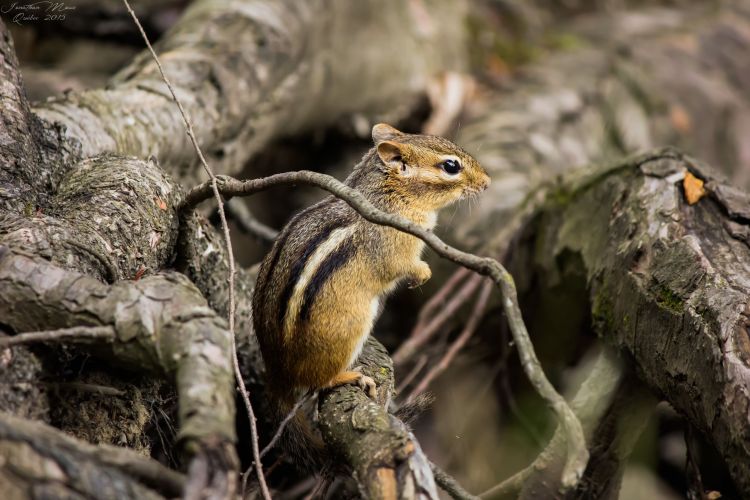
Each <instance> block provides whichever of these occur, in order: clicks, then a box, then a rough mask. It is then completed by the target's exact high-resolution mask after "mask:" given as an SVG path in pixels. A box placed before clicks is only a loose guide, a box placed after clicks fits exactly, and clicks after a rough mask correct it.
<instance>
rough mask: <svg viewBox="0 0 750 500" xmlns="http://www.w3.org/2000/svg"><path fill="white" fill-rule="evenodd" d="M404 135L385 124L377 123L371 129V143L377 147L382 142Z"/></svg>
mask: <svg viewBox="0 0 750 500" xmlns="http://www.w3.org/2000/svg"><path fill="white" fill-rule="evenodd" d="M400 135H404V133H403V132H401V131H400V130H396V129H395V128H393V127H391V126H390V125H388V124H387V123H378V124H377V125H375V126H374V127H372V141H373V142H374V143H375V144H376V145H377V144H380V143H381V142H383V141H390V140H391V139H395V138H396V137H398V136H400Z"/></svg>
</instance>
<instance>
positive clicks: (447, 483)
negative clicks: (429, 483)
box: [430, 462, 479, 500]
mask: <svg viewBox="0 0 750 500" xmlns="http://www.w3.org/2000/svg"><path fill="white" fill-rule="evenodd" d="M430 469H431V470H432V475H433V476H435V482H436V483H437V484H438V486H440V487H441V488H442V489H443V490H444V491H445V492H446V493H448V494H449V495H450V496H451V498H454V499H455V500H479V497H478V496H475V495H472V494H471V493H469V492H468V491H466V490H465V489H463V487H462V486H461V485H460V484H459V483H458V481H456V480H455V479H454V478H453V477H452V476H451V475H450V474H448V473H447V472H445V471H444V470H443V469H441V468H440V467H439V466H437V465H435V464H434V463H432V462H430Z"/></svg>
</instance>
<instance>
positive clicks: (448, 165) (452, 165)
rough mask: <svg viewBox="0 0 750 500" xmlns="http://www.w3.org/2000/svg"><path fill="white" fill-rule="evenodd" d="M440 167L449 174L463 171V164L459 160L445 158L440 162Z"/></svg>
mask: <svg viewBox="0 0 750 500" xmlns="http://www.w3.org/2000/svg"><path fill="white" fill-rule="evenodd" d="M440 168H442V169H443V170H444V171H445V173H446V174H448V175H456V174H458V173H459V172H460V171H461V164H460V163H459V162H458V160H445V161H444V162H443V163H441V164H440Z"/></svg>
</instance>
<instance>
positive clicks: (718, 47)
mask: <svg viewBox="0 0 750 500" xmlns="http://www.w3.org/2000/svg"><path fill="white" fill-rule="evenodd" d="M749 20H750V13H749V12H747V10H741V9H740V8H739V7H738V8H736V9H733V8H730V7H729V6H726V7H725V8H724V9H716V8H715V7H714V6H708V10H706V8H705V7H704V8H693V9H684V10H677V9H651V10H648V9H646V10H642V11H636V12H630V13H628V12H616V13H615V14H613V15H612V16H611V17H608V16H607V15H605V14H604V13H598V14H596V15H594V16H591V18H590V19H589V20H585V19H583V20H580V21H578V22H576V23H575V24H571V25H569V27H568V31H569V33H570V36H571V38H572V39H573V40H575V41H576V42H575V43H574V44H571V45H572V48H569V49H567V50H565V51H562V52H558V53H554V54H552V55H550V56H548V57H545V58H542V59H540V60H539V61H538V62H537V63H535V64H532V65H529V66H528V67H525V68H522V69H521V70H520V72H519V74H518V75H516V76H515V77H514V78H513V79H512V80H511V81H510V82H509V84H508V89H507V90H506V91H505V92H503V93H502V94H501V95H499V96H497V97H496V98H492V99H490V100H489V101H486V100H481V101H478V102H477V105H476V106H475V107H474V108H472V109H470V110H469V111H468V113H467V116H466V117H465V118H464V119H463V120H462V122H461V127H460V128H459V130H458V133H457V137H456V139H457V142H458V143H459V144H461V145H462V146H463V147H465V148H466V149H467V150H468V151H470V152H472V154H474V155H475V156H476V157H477V158H478V159H479V160H480V162H481V163H482V165H484V167H485V168H486V169H487V170H488V172H489V173H490V176H491V177H492V179H493V182H492V184H491V185H490V188H489V190H488V192H487V193H486V194H485V195H483V196H482V197H481V198H480V201H479V206H478V207H474V208H473V209H472V211H471V212H468V213H464V214H463V215H462V217H463V223H462V224H455V225H452V227H451V228H450V229H449V230H450V231H452V232H453V236H454V237H455V238H456V240H457V241H465V242H468V243H469V244H474V245H476V244H479V243H483V244H486V241H485V240H486V238H485V237H484V235H486V234H495V233H497V232H498V231H499V230H501V229H502V228H504V227H505V226H506V225H507V223H508V221H509V219H510V218H511V216H512V214H514V213H516V209H517V208H518V206H519V205H520V204H521V203H522V201H523V200H524V199H525V198H526V196H527V195H528V193H529V191H530V189H531V188H532V187H534V186H535V185H537V184H538V183H539V182H540V181H544V180H549V179H552V178H554V177H555V176H557V175H559V174H561V173H563V172H566V171H570V170H574V169H577V168H581V167H584V166H586V165H591V164H608V163H611V162H613V161H617V160H618V158H621V157H622V155H623V154H632V153H635V152H639V151H644V150H646V149H648V148H651V147H654V146H658V145H668V144H674V145H678V146H680V147H682V148H684V149H685V150H686V151H687V152H688V153H690V154H694V155H696V156H698V155H699V157H700V158H702V159H704V160H706V161H708V162H709V163H711V164H713V165H714V166H715V167H716V168H718V169H720V170H722V171H724V172H725V173H726V174H727V175H728V176H730V177H731V178H732V180H733V181H734V182H736V183H737V184H739V185H744V186H747V185H748V183H749V182H750V179H748V178H746V176H747V173H748V172H750V151H749V150H748V141H747V140H745V138H746V137H747V136H748V135H750V79H749V78H748V76H747V75H750V71H748V70H747V67H746V63H747V61H748V60H750V24H749ZM727 54H732V56H731V57H728V56H727Z"/></svg>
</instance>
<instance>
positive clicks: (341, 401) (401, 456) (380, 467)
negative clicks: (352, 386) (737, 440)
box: [320, 338, 438, 499]
mask: <svg viewBox="0 0 750 500" xmlns="http://www.w3.org/2000/svg"><path fill="white" fill-rule="evenodd" d="M358 364H361V366H362V368H363V372H364V373H366V374H367V375H370V376H371V377H373V378H374V380H375V381H376V383H377V384H378V401H377V402H375V401H372V400H371V399H370V398H368V397H367V395H366V394H365V393H364V392H362V391H352V390H341V389H338V390H336V391H332V392H331V393H329V394H328V395H326V396H325V397H324V398H323V399H322V400H321V402H320V416H321V420H320V429H321V432H322V433H323V438H324V439H325V441H326V443H327V444H328V446H329V447H330V448H331V449H332V450H335V451H336V453H337V454H339V455H341V456H343V457H346V461H347V463H349V464H351V467H352V469H353V470H354V477H355V478H356V479H357V482H358V484H359V485H360V493H361V494H362V497H363V498H418V499H437V498H438V494H437V488H436V486H435V481H434V479H433V477H432V472H431V470H430V463H429V461H428V460H427V458H426V457H425V455H424V453H423V452H422V450H421V448H420V446H419V443H418V442H417V440H416V438H415V437H414V435H413V434H412V433H411V431H410V430H409V429H408V428H407V427H406V426H405V425H404V424H403V423H402V422H401V421H400V420H398V419H397V418H396V417H394V416H393V415H390V414H389V413H388V412H387V411H385V410H384V408H387V407H388V404H389V403H390V400H391V397H392V395H393V386H394V384H393V363H392V362H391V359H390V358H389V357H388V353H387V352H386V350H385V348H384V347H383V346H382V345H380V343H379V342H377V341H375V340H374V339H372V338H371V339H369V340H368V344H367V347H366V350H365V351H364V354H363V355H362V356H360V359H359V361H358Z"/></svg>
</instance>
